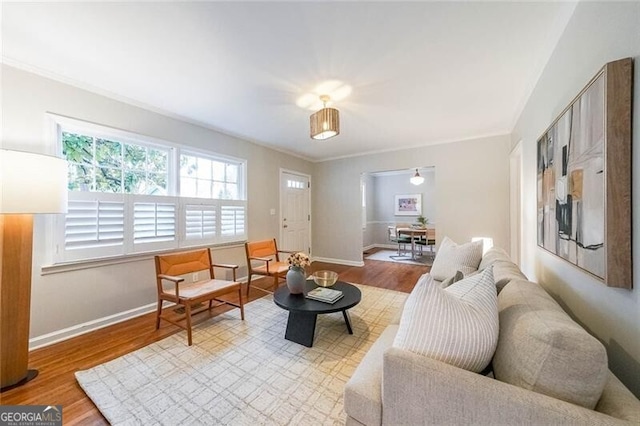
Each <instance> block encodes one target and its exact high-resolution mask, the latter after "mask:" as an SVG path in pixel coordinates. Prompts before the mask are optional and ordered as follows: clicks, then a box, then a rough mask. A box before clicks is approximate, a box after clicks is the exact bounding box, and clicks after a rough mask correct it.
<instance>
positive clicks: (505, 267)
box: [483, 258, 527, 293]
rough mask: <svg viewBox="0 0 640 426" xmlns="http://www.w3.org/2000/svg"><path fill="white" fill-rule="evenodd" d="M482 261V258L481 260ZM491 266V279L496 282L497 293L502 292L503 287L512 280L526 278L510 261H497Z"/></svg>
mask: <svg viewBox="0 0 640 426" xmlns="http://www.w3.org/2000/svg"><path fill="white" fill-rule="evenodd" d="M483 259H484V258H483ZM492 265H493V279H494V281H495V282H496V289H497V290H498V293H500V292H501V291H502V289H503V288H504V286H506V285H507V284H509V283H510V282H511V281H513V280H525V281H526V279H527V277H526V276H525V275H524V274H523V273H522V271H520V268H518V266H517V265H516V264H515V263H513V262H511V261H504V260H497V261H495V262H493V263H492Z"/></svg>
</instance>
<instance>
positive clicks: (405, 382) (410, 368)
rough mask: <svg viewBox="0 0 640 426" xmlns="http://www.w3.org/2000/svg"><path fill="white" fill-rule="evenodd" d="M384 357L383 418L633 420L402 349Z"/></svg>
mask: <svg viewBox="0 0 640 426" xmlns="http://www.w3.org/2000/svg"><path fill="white" fill-rule="evenodd" d="M383 362H384V364H383V371H382V382H383V384H384V385H383V386H382V392H383V395H382V401H383V402H382V406H383V409H382V416H383V422H382V423H383V424H487V425H495V424H513V423H514V421H516V423H519V424H572V425H583V424H602V425H619V424H620V425H621V424H628V423H627V422H624V421H622V420H620V419H617V418H615V417H611V416H608V415H606V414H603V413H599V412H597V411H594V410H589V409H587V408H584V407H580V406H577V405H574V404H570V403H568V402H565V401H561V400H559V399H556V398H552V397H549V396H546V395H543V394H540V393H537V392H533V391H530V390H527V389H523V388H520V387H517V386H513V385H510V384H508V383H504V382H501V381H499V380H495V379H493V378H490V377H486V376H484V375H482V374H478V373H473V372H470V371H466V370H463V369H461V368H457V367H454V366H451V365H449V364H445V363H443V362H440V361H436V360H433V359H431V358H428V357H425V356H421V355H417V354H414V353H411V352H409V351H405V350H402V349H398V348H390V349H388V350H387V351H386V352H385V354H384V361H383Z"/></svg>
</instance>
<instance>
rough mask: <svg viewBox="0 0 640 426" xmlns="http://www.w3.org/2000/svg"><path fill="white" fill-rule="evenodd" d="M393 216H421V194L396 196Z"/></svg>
mask: <svg viewBox="0 0 640 426" xmlns="http://www.w3.org/2000/svg"><path fill="white" fill-rule="evenodd" d="M394 214H395V215H396V216H420V215H421V214H422V194H408V195H396V199H395V208H394Z"/></svg>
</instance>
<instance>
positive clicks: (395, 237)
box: [387, 225, 411, 256]
mask: <svg viewBox="0 0 640 426" xmlns="http://www.w3.org/2000/svg"><path fill="white" fill-rule="evenodd" d="M403 227H404V226H403V225H400V226H398V225H395V226H389V227H388V228H387V229H388V231H387V232H388V236H389V241H391V242H393V243H396V244H397V245H398V256H402V250H404V252H405V253H406V252H407V251H408V250H407V244H411V237H410V236H408V235H401V234H400V233H398V228H403Z"/></svg>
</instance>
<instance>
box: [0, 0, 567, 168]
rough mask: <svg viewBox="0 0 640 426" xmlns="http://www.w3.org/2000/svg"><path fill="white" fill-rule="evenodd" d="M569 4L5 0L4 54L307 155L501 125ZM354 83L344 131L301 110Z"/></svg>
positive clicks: (512, 113)
mask: <svg viewBox="0 0 640 426" xmlns="http://www.w3.org/2000/svg"><path fill="white" fill-rule="evenodd" d="M574 8H575V3H573V2H518V3H514V2H461V3H452V2H420V3H416V2H413V3H404V2H395V1H392V2H374V3H362V2H360V3H356V2H308V1H307V2H287V3H281V2H258V3H248V2H198V3H187V2H165V3H150V2H128V3H113V2H90V3H78V2H73V3H57V2H45V3H33V4H31V3H25V2H19V3H3V4H2V47H3V51H2V57H3V62H5V63H7V64H9V65H13V66H18V67H21V68H24V69H28V70H32V71H33V70H37V72H40V73H42V74H45V75H47V76H53V77H54V78H57V79H60V80H62V81H66V82H71V83H72V84H76V85H78V86H80V87H84V88H89V89H91V90H95V91H98V92H99V93H106V94H108V95H110V96H113V97H116V98H118V99H124V100H127V101H128V102H132V103H135V104H137V105H142V106H145V107H147V108H151V109H153V110H156V111H161V112H163V113H165V114H169V115H172V116H178V117H180V118H182V119H186V120H188V121H192V122H197V123H199V124H202V125H205V126H207V127H211V128H215V129H217V130H220V131H223V132H225V133H229V134H232V135H236V136H240V137H243V138H245V139H248V140H252V141H255V142H258V143H261V144H264V145H269V146H272V147H274V148H276V149H279V150H283V151H287V152H291V153H294V154H296V155H299V156H302V157H305V158H308V159H311V160H314V161H316V160H325V159H329V158H336V157H344V156H350V155H357V154H361V153H365V152H377V151H385V150H395V149H399V148H403V147H412V146H420V145H426V144H433V143H442V142H449V141H455V140H462V139H469V138H475V137H480V136H487V135H496V134H505V133H508V132H510V131H511V129H512V127H513V125H514V123H515V120H516V119H517V118H518V115H519V114H520V112H521V110H522V107H523V106H524V103H525V101H526V100H527V97H528V96H529V94H530V92H531V90H532V89H533V87H534V86H535V83H536V81H537V79H538V77H539V75H540V73H541V72H542V69H543V67H544V65H545V64H546V62H547V60H548V58H549V56H550V54H551V52H552V50H553V48H554V47H555V45H556V43H557V40H558V38H559V37H560V35H561V33H562V31H563V30H564V27H565V26H566V23H567V21H568V19H569V18H570V17H571V14H572V13H573V10H574ZM331 79H337V80H340V81H342V82H344V83H345V84H348V85H350V86H351V87H352V93H351V95H350V96H349V97H347V98H346V99H344V100H342V101H340V102H336V103H335V104H334V105H333V106H334V107H336V108H338V109H339V110H340V119H341V134H340V135H339V136H337V137H335V138H332V139H329V140H326V141H314V140H312V139H310V138H309V114H310V111H308V110H305V109H302V108H300V107H298V106H296V100H297V98H298V97H300V96H301V95H302V94H304V93H306V92H309V91H311V90H313V88H314V87H315V86H316V85H318V84H319V83H321V82H322V81H325V80H331Z"/></svg>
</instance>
